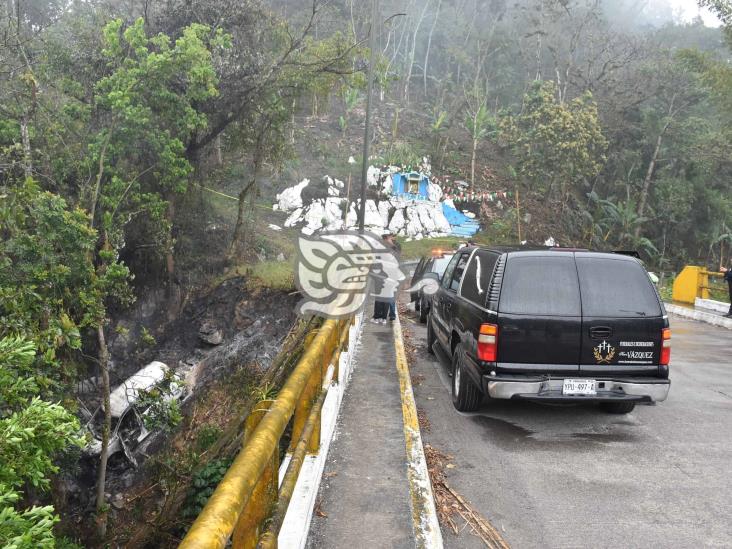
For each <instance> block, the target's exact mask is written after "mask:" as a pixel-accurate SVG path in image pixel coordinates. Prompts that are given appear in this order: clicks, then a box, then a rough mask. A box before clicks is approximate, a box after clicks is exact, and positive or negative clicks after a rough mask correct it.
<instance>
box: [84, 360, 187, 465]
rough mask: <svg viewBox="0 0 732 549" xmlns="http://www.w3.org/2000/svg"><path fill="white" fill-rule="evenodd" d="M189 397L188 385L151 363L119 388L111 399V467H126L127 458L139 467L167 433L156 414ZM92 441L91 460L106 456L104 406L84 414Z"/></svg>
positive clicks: (88, 448)
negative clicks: (152, 445)
mask: <svg viewBox="0 0 732 549" xmlns="http://www.w3.org/2000/svg"><path fill="white" fill-rule="evenodd" d="M185 394H186V388H185V384H184V383H183V381H182V379H181V378H180V376H178V375H177V374H175V373H174V372H173V371H172V370H171V369H170V368H169V367H168V366H167V365H166V364H164V363H162V362H157V361H154V362H151V363H150V364H148V365H147V366H145V367H144V368H142V369H141V370H138V371H137V372H136V373H135V374H133V375H132V376H130V377H129V378H127V379H126V380H125V381H123V382H122V383H121V384H119V385H118V386H117V387H115V388H114V389H113V390H112V391H111V393H110V396H109V403H110V412H111V416H112V425H111V431H110V435H109V445H108V447H107V457H108V458H109V460H110V461H109V463H110V466H111V467H114V466H115V464H118V465H120V466H123V465H124V461H125V459H124V458H126V459H127V460H128V461H129V463H131V464H132V465H133V466H134V467H137V465H138V462H137V457H136V455H137V456H139V455H140V453H142V452H144V450H145V448H146V447H147V446H148V445H149V444H150V443H151V442H152V441H153V439H155V438H156V435H158V434H160V433H161V432H162V431H163V428H162V427H161V426H159V425H158V422H157V418H156V417H155V415H156V413H157V412H159V410H160V408H162V407H166V406H167V407H169V406H171V405H173V406H175V404H176V403H177V402H178V401H180V400H181V399H182V398H183V397H184V396H185ZM82 413H83V415H84V420H85V428H86V431H87V432H88V433H89V438H90V441H89V443H88V444H87V445H86V447H85V448H84V449H83V455H84V456H86V457H88V458H94V457H98V456H99V455H101V453H102V429H103V424H104V409H103V405H102V406H98V407H97V408H96V410H95V411H94V412H93V413H90V412H89V411H88V410H86V409H84V411H83V412H82Z"/></svg>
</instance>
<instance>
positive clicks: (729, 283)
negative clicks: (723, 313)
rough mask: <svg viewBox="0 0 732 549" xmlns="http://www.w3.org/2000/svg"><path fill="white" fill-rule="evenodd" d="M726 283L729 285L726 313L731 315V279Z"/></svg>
mask: <svg viewBox="0 0 732 549" xmlns="http://www.w3.org/2000/svg"><path fill="white" fill-rule="evenodd" d="M727 284H728V285H729V311H727V314H728V315H730V316H732V280H728V281H727Z"/></svg>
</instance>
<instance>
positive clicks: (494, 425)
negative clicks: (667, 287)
mask: <svg viewBox="0 0 732 549" xmlns="http://www.w3.org/2000/svg"><path fill="white" fill-rule="evenodd" d="M405 316H407V315H404V316H403V322H402V324H403V326H404V327H405V328H406V329H407V330H410V331H411V334H412V342H413V343H414V344H415V345H416V346H417V347H418V352H417V353H416V359H415V360H414V364H412V367H411V368H412V376H413V377H415V378H416V381H418V382H419V383H415V387H414V391H415V397H416V400H417V407H418V408H419V409H420V410H421V411H423V412H424V413H425V414H426V416H427V419H428V420H429V422H430V429H429V432H423V434H422V436H423V439H424V441H425V442H426V443H429V444H431V445H432V446H434V447H435V448H437V449H439V450H440V451H442V452H444V453H445V454H449V455H452V456H454V463H455V466H456V467H455V468H454V469H448V470H447V481H448V483H449V484H450V485H451V486H452V487H453V488H455V489H456V490H457V491H458V492H460V493H461V494H462V495H463V496H464V497H465V498H466V499H467V500H469V501H470V502H472V503H473V505H474V506H475V507H477V508H478V509H480V510H481V512H482V513H483V514H484V516H485V517H487V518H488V519H489V520H490V521H491V522H492V523H493V525H494V526H496V527H497V528H498V529H499V530H500V531H501V533H502V534H503V535H504V537H505V538H506V540H507V541H508V542H509V543H510V544H511V545H512V546H513V547H515V548H522V549H523V548H530V547H542V548H544V547H561V548H569V547H592V548H596V547H612V548H620V547H622V548H625V547H674V548H680V547H695V548H696V547H700V546H707V547H732V331H730V330H725V329H722V328H717V327H714V326H709V325H706V324H702V323H696V322H693V321H686V320H681V319H678V318H672V321H671V328H672V333H673V350H672V361H671V380H672V385H671V392H670V395H669V398H668V400H667V401H666V402H663V403H660V404H658V405H656V406H637V407H636V409H635V410H634V411H633V412H632V413H631V414H628V415H625V416H616V415H609V414H605V413H603V412H601V411H600V410H598V409H597V408H595V407H594V406H590V405H583V406H571V407H570V406H548V405H538V404H532V403H521V402H507V401H486V402H484V403H483V405H482V407H481V408H480V410H479V411H478V412H476V413H473V414H460V413H458V412H456V411H455V410H454V408H453V407H452V403H451V400H450V391H449V387H450V382H449V378H448V375H447V367H446V366H445V365H443V364H441V363H439V362H437V361H436V360H435V359H433V358H432V357H430V356H429V355H427V354H426V352H425V351H424V339H425V335H426V331H425V329H424V325H421V324H419V323H418V321H416V320H415V319H414V317H413V316H412V317H411V318H404V317H405ZM421 376H423V378H422V377H421ZM443 535H444V540H445V546H446V547H456V548H457V547H460V548H463V547H466V548H469V547H481V545H480V543H479V542H478V540H477V538H475V537H474V536H472V535H471V534H470V532H469V528H466V529H465V530H463V531H462V532H461V534H460V536H459V537H456V536H455V535H453V534H452V532H451V531H447V530H445V529H443Z"/></svg>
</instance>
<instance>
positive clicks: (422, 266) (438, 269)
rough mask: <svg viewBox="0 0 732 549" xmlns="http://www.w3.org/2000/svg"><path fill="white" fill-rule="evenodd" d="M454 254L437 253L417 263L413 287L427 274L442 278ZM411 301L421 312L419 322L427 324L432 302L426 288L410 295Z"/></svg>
mask: <svg viewBox="0 0 732 549" xmlns="http://www.w3.org/2000/svg"><path fill="white" fill-rule="evenodd" d="M452 256H453V253H452V252H448V253H444V252H442V251H437V252H435V253H434V254H433V255H431V256H430V257H423V258H422V259H420V260H419V263H417V266H416V267H415V268H414V276H412V283H411V285H412V287H414V286H415V285H416V284H417V283H418V282H419V281H420V280H422V279H423V278H424V277H425V275H426V274H427V273H435V274H436V275H437V278H439V277H441V276H442V273H444V272H445V269H446V268H447V266H448V265H449V264H450V260H451V259H452ZM409 297H410V300H411V301H413V302H414V308H415V310H417V311H419V321H420V322H422V323H425V322H427V315H428V314H429V312H430V300H429V299H428V296H427V295H425V293H424V288H421V287H420V288H419V289H418V290H417V291H414V292H412V293H411V294H410V296H409Z"/></svg>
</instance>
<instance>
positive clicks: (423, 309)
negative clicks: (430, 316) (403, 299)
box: [417, 295, 429, 324]
mask: <svg viewBox="0 0 732 549" xmlns="http://www.w3.org/2000/svg"><path fill="white" fill-rule="evenodd" d="M417 302H418V303H419V321H420V322H421V323H422V324H424V323H425V322H427V313H428V312H429V311H428V310H427V306H426V305H425V299H424V296H423V295H420V296H419V299H418V300H417Z"/></svg>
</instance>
